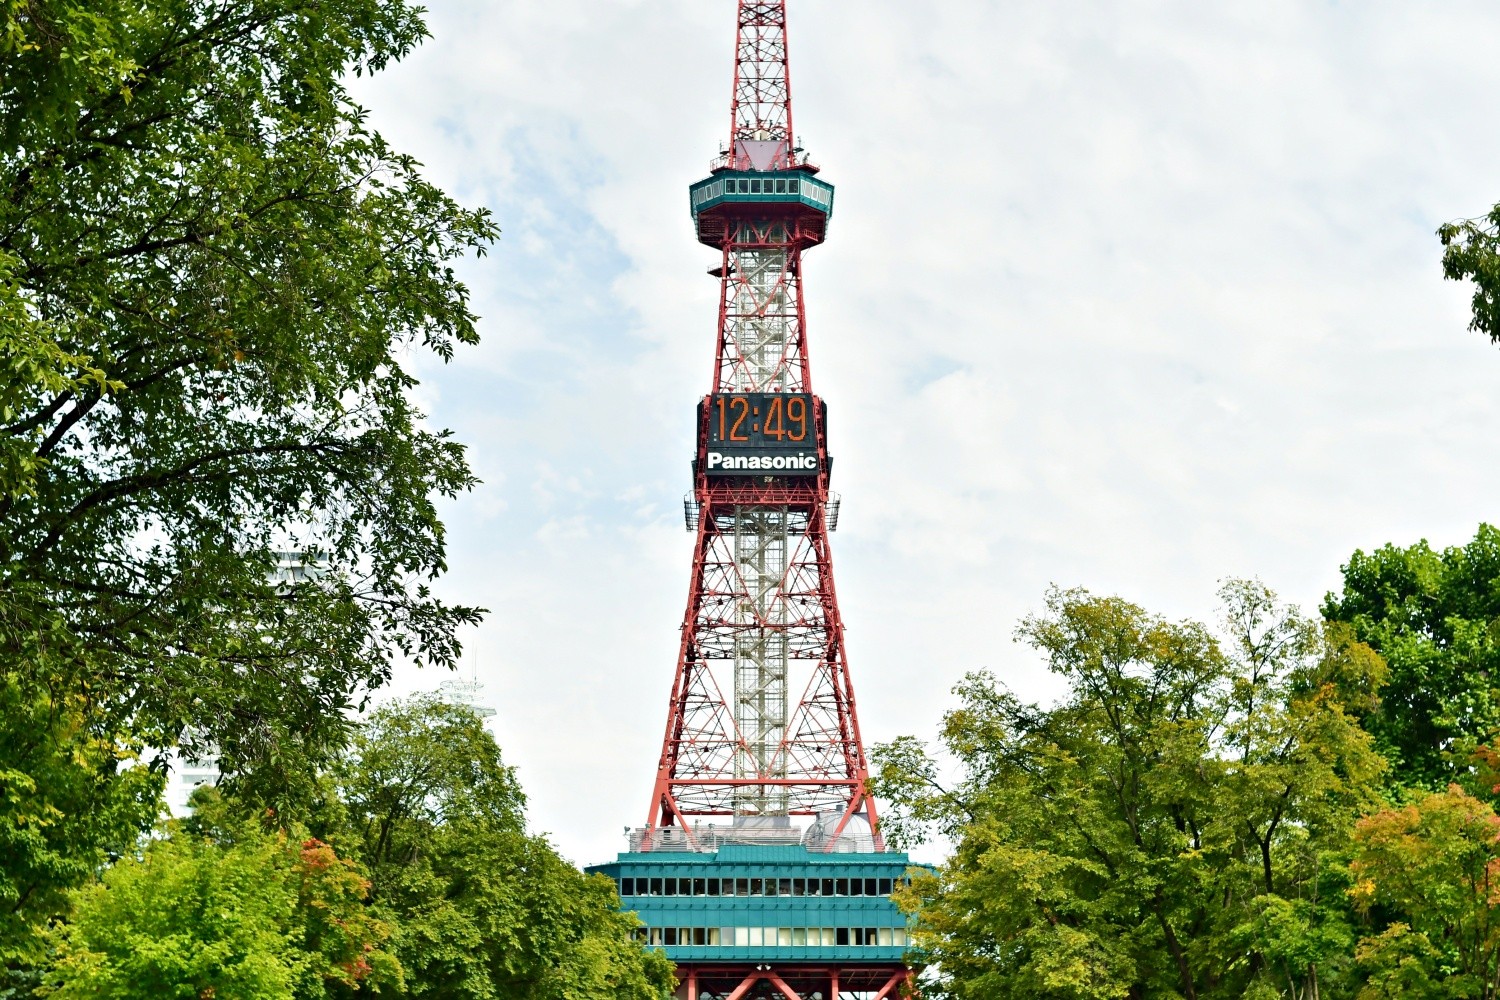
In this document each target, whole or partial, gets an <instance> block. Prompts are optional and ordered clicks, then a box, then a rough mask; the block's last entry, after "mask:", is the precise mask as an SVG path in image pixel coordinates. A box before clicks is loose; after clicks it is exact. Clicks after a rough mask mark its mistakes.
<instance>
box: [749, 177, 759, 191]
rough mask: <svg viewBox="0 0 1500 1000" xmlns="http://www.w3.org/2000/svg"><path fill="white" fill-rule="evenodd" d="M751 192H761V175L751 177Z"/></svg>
mask: <svg viewBox="0 0 1500 1000" xmlns="http://www.w3.org/2000/svg"><path fill="white" fill-rule="evenodd" d="M750 193H751V194H760V178H759V177H753V178H751V180H750Z"/></svg>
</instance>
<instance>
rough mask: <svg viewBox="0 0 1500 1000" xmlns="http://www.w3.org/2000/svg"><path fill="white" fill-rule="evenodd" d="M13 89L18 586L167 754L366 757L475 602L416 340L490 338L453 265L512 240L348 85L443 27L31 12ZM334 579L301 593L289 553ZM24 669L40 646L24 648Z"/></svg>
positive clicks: (126, 6) (16, 37) (359, 3)
mask: <svg viewBox="0 0 1500 1000" xmlns="http://www.w3.org/2000/svg"><path fill="white" fill-rule="evenodd" d="M3 11H4V25H3V32H0V45H3V53H0V54H3V57H4V60H5V73H4V77H3V81H0V189H3V191H4V193H5V197H3V198H0V322H4V324H5V327H4V331H3V333H0V353H3V356H4V359H5V360H4V365H5V366H8V367H9V368H10V370H11V371H12V373H14V374H17V375H18V377H17V378H15V379H14V380H11V381H9V382H7V384H6V388H5V390H4V396H3V397H0V410H3V413H0V419H3V426H0V455H3V458H0V473H3V474H4V476H5V481H4V482H3V483H0V486H3V487H4V489H3V490H0V567H3V569H0V573H3V574H4V577H3V586H0V589H3V591H4V593H5V594H6V599H7V600H8V601H9V602H11V603H12V605H13V606H14V608H15V609H17V613H18V614H20V613H32V614H34V615H36V616H41V615H43V614H44V613H45V614H57V615H60V616H61V617H62V619H63V620H64V621H65V622H66V624H67V626H68V628H69V629H70V630H71V631H72V632H73V633H74V634H75V635H76V636H78V637H79V639H80V641H81V642H82V643H84V644H86V645H87V647H88V648H90V649H91V650H92V651H93V653H94V658H95V662H92V663H90V664H89V669H88V679H89V680H90V681H91V682H93V683H95V684H99V683H101V682H103V681H104V680H105V679H108V682H109V683H110V684H111V685H112V686H113V687H114V689H115V697H113V698H111V699H101V700H100V701H99V702H98V703H97V704H98V707H101V708H102V707H105V706H108V707H111V708H113V709H115V710H116V714H117V715H118V716H121V717H122V718H123V719H124V720H125V721H127V722H129V724H130V725H131V726H132V727H133V728H134V729H135V730H136V731H137V732H139V733H141V734H142V735H143V736H146V737H148V738H149V739H151V740H152V741H154V742H156V743H157V744H159V745H167V744H171V743H175V742H177V741H179V740H187V741H189V742H190V743H192V744H194V745H192V746H189V748H188V749H189V751H190V752H191V751H193V750H196V749H202V747H204V746H207V745H210V744H211V745H212V746H214V747H215V749H216V752H217V753H218V754H219V755H220V756H221V758H222V760H223V762H224V764H225V765H226V766H228V767H230V768H231V769H235V770H245V769H248V768H249V767H250V766H251V765H252V764H253V765H254V766H255V769H256V770H257V772H258V773H260V774H261V775H262V776H264V777H266V778H267V779H269V778H271V777H273V776H276V775H277V774H279V775H281V776H285V775H287V774H290V773H291V772H292V771H293V770H294V768H295V765H296V762H297V761H299V760H301V759H302V757H303V755H304V754H306V753H311V754H312V755H313V757H314V758H316V755H317V751H318V748H320V747H328V746H336V745H338V743H340V742H341V740H342V738H343V733H342V731H341V730H342V725H343V723H342V715H341V711H340V710H341V709H342V708H344V707H345V706H347V705H348V704H350V700H351V697H353V696H355V695H356V694H357V692H359V691H360V690H361V689H367V688H369V687H371V686H373V685H375V684H378V683H379V682H380V681H381V680H382V679H383V678H384V677H385V676H386V674H387V673H388V671H389V669H390V665H391V663H392V661H393V658H394V657H398V656H400V657H405V656H414V657H417V658H419V659H422V660H431V661H437V662H448V661H451V659H452V657H453V655H454V651H455V646H454V639H453V632H454V629H455V627H456V626H458V625H459V624H461V623H463V622H466V621H471V620H473V617H474V612H473V611H472V610H471V609H466V608H453V607H447V606H445V605H443V604H440V603H439V602H437V601H436V600H434V599H433V598H432V597H431V595H430V594H428V593H427V591H426V590H425V589H424V588H423V587H422V586H421V584H420V580H421V578H422V577H425V576H427V575H429V574H431V573H434V572H436V571H437V570H439V569H441V568H442V566H443V532H442V526H441V524H440V523H439V521H438V518H437V516H436V514H435V511H434V507H433V503H432V497H433V495H434V494H452V493H454V492H456V491H459V490H462V489H465V488H467V487H468V486H469V485H470V484H471V483H472V482H473V478H472V476H471V474H470V472H469V470H468V467H467V466H466V464H465V462H464V458H463V454H462V450H461V449H460V447H459V446H458V445H457V444H456V443H454V442H453V441H452V440H451V439H450V438H449V437H448V436H447V435H446V434H445V433H442V432H438V431H432V430H429V429H427V428H425V427H424V426H423V425H422V423H421V415H420V414H419V413H418V412H417V411H415V410H414V409H413V407H412V405H411V402H410V400H409V391H410V389H411V387H412V386H413V384H414V380H413V378H412V376H411V375H410V373H409V372H408V371H407V370H406V357H407V354H408V348H410V347H418V348H426V349H428V350H431V351H433V352H436V353H437V354H438V355H440V356H442V357H447V356H449V355H450V354H451V352H452V350H453V347H454V345H455V344H456V343H460V342H462V343H467V342H472V341H473V340H474V339H475V333H474V325H473V324H474V316H473V315H472V313H471V312H470V310H469V308H468V304H467V300H468V296H467V291H466V290H465V288H464V286H463V285H462V284H461V283H460V282H459V281H458V279H457V278H456V277H455V275H454V272H453V270H452V268H451V261H452V260H453V258H455V257H456V256H458V255H459V254H461V253H463V252H465V251H468V250H477V249H481V248H482V246H483V245H484V243H485V242H487V241H488V240H490V239H491V238H493V236H494V229H493V227H492V225H491V223H490V222H489V221H488V218H487V216H486V215H485V213H483V212H470V211H466V210H463V209H461V208H460V207H459V206H457V205H456V204H454V203H453V202H452V201H451V200H450V199H449V198H448V197H447V196H445V195H444V194H443V193H442V192H441V191H439V190H437V189H436V188H434V187H432V186H431V185H430V184H428V183H426V182H425V181H424V180H423V179H422V177H421V175H420V173H419V171H418V166H417V164H416V163H415V162H414V161H413V160H412V159H411V158H410V157H408V156H404V155H402V154H400V153H398V152H396V151H394V150H392V149H391V148H390V147H389V146H388V145H387V144H386V143H385V141H384V140H383V139H381V137H380V136H379V135H378V134H376V133H374V132H372V131H370V130H369V129H368V128H367V126H366V124H365V121H364V113H363V111H362V110H361V109H360V108H359V107H357V106H356V105H355V104H354V103H353V102H352V101H351V100H350V98H349V96H348V94H347V92H346V90H345V88H344V84H343V82H342V81H343V80H344V79H345V78H346V77H347V76H348V75H349V74H351V73H363V72H370V71H374V70H378V69H380V68H381V67H383V66H384V65H386V64H387V63H388V62H390V61H391V60H393V59H397V58H400V57H401V56H403V55H405V54H406V53H407V52H409V51H410V50H411V48H412V47H413V46H414V45H415V44H416V43H417V42H418V41H419V40H420V39H421V38H422V37H423V34H424V28H423V23H422V20H421V11H420V9H419V8H416V7H412V6H409V5H408V4H406V3H403V2H399V0H334V2H324V0H165V2H161V3H153V4H149V5H145V6H142V5H139V4H134V3H125V2H119V0H102V2H99V0H90V2H88V3H81V2H76V0H24V2H23V0H10V2H7V3H6V4H5V5H4V7H3ZM288 548H290V549H295V550H298V551H306V552H313V553H316V554H317V555H318V556H319V557H321V558H322V559H324V560H326V565H327V568H328V572H327V573H325V574H323V575H322V576H321V577H320V578H319V579H317V580H314V581H308V582H304V583H302V584H300V585H298V586H296V587H285V586H277V585H276V584H275V583H274V582H273V581H272V579H271V576H272V572H273V571H274V569H275V567H276V553H277V552H278V551H279V550H284V549H288ZM5 652H6V653H8V654H9V655H10V656H11V657H14V655H15V650H14V649H13V648H12V649H8V650H6V651H5Z"/></svg>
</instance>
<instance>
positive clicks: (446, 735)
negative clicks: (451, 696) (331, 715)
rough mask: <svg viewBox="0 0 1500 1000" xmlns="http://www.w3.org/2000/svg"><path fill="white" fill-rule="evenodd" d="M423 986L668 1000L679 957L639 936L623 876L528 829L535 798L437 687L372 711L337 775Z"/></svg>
mask: <svg viewBox="0 0 1500 1000" xmlns="http://www.w3.org/2000/svg"><path fill="white" fill-rule="evenodd" d="M337 786H338V789H339V792H340V795H341V796H342V801H343V809H344V810H346V812H345V814H344V816H343V817H342V819H341V820H340V822H342V823H344V824H346V827H345V828H346V829H347V830H348V831H349V834H348V836H350V837H351V839H352V840H353V842H354V843H355V844H356V845H357V846H356V848H355V850H356V852H357V853H358V854H359V856H360V857H362V858H363V859H364V861H365V863H366V864H367V865H368V867H369V871H370V875H371V879H372V881H373V897H374V899H375V902H376V904H377V905H378V906H380V907H381V908H383V910H384V911H385V912H387V913H390V914H391V915H392V919H393V921H394V923H395V925H396V927H397V932H396V936H395V937H394V939H393V945H394V947H395V949H396V952H397V954H398V955H399V956H400V958H401V961H402V963H403V965H404V966H405V968H406V970H407V988H408V992H409V993H410V995H411V996H414V997H432V998H435V1000H436V998H443V1000H471V998H472V1000H487V998H491V997H500V998H506V1000H512V998H513V1000H563V998H574V997H606V996H607V997H611V998H616V997H618V998H626V1000H660V998H661V997H662V996H664V995H665V994H667V993H669V992H670V991H671V989H672V984H673V979H672V966H671V963H670V962H668V961H667V959H666V958H665V957H664V956H663V955H662V953H661V952H660V951H657V950H654V949H653V950H647V949H643V948H642V947H641V946H640V945H639V944H638V943H636V942H635V941H633V940H632V939H631V936H630V935H631V931H632V930H633V929H634V928H635V926H636V925H637V921H636V919H635V917H634V916H633V915H631V914H628V913H622V912H620V909H619V897H618V896H616V894H615V889H614V884H613V883H612V882H611V881H610V880H609V879H606V878H604V877H603V876H587V875H584V874H583V873H582V872H580V871H579V870H578V869H577V868H575V867H573V866H572V865H571V864H569V863H568V862H567V861H565V860H564V859H563V858H562V857H560V856H559V855H558V853H557V851H556V850H555V849H554V848H553V847H552V845H551V844H549V843H548V842H547V841H546V840H545V839H544V838H542V837H539V836H536V835H533V834H528V833H527V832H526V830H525V826H524V809H525V798H524V796H523V795H522V793H521V789H520V786H519V785H518V784H517V782H516V780H515V776H514V774H513V773H512V771H511V769H510V768H508V767H506V766H505V765H504V763H503V762H502V761H501V757H500V751H499V748H498V747H497V746H496V745H495V741H494V738H493V737H492V736H491V735H490V734H489V732H488V731H487V730H486V729H485V728H484V726H483V724H482V723H481V721H480V720H479V719H478V718H477V717H476V716H475V715H474V714H473V713H472V712H471V711H469V710H468V709H466V708H463V707H459V706H454V705H448V704H444V703H442V702H440V701H437V700H435V699H431V698H416V699H413V700H410V701H406V702H399V703H396V704H394V705H392V706H389V707H387V708H384V709H382V710H380V711H378V712H376V713H374V715H373V716H372V717H371V718H370V720H369V722H368V724H367V725H366V726H365V727H364V728H363V730H362V731H361V733H360V734H359V736H358V737H357V739H356V741H355V745H354V748H353V749H352V751H351V752H350V753H349V754H348V755H347V757H346V758H345V760H344V761H343V762H342V764H341V765H340V767H339V769H338V773H337Z"/></svg>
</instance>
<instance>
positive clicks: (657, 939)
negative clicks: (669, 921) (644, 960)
mask: <svg viewBox="0 0 1500 1000" xmlns="http://www.w3.org/2000/svg"><path fill="white" fill-rule="evenodd" d="M651 943H652V944H661V928H660V927H653V928H651Z"/></svg>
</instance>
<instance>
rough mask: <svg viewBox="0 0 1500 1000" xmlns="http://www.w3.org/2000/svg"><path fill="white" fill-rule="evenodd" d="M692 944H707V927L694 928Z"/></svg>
mask: <svg viewBox="0 0 1500 1000" xmlns="http://www.w3.org/2000/svg"><path fill="white" fill-rule="evenodd" d="M693 944H708V928H707V927H694V928H693Z"/></svg>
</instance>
